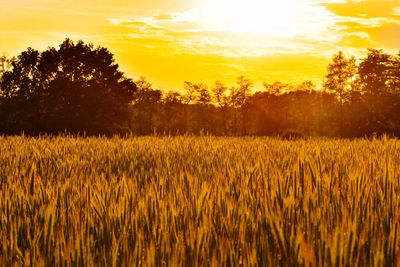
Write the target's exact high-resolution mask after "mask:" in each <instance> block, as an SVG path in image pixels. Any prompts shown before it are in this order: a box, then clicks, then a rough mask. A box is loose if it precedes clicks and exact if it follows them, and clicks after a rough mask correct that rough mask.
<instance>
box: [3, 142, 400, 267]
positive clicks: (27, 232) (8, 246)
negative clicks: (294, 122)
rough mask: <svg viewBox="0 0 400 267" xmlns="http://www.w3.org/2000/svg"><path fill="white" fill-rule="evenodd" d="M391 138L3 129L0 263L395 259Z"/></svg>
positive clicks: (398, 214) (363, 262)
mask: <svg viewBox="0 0 400 267" xmlns="http://www.w3.org/2000/svg"><path fill="white" fill-rule="evenodd" d="M399 193H400V141H397V140H390V139H386V138H383V139H380V140H353V141H350V140H330V139H311V140H299V141H282V140H279V139H273V138H216V137H141V138H130V139H122V138H112V139H105V138H87V139H85V138H69V137H57V138H50V137H45V138H39V139H34V138H27V137H8V138H7V137H0V266H12V265H16V266H22V265H25V266H30V265H34V266H42V265H46V266H138V265H144V266H160V265H166V266H178V265H180V266H200V265H201V266H207V265H213V266H238V265H244V266H250V265H253V266H254V265H260V266H276V265H279V266H296V265H300V266H357V265H358V266H367V265H368V266H390V265H397V264H399V263H400V262H399V260H398V257H399V249H400V247H399V245H400V243H399V241H400V240H399V238H398V237H399V235H400V232H399V229H398V226H399V222H400V210H399V208H400V199H399Z"/></svg>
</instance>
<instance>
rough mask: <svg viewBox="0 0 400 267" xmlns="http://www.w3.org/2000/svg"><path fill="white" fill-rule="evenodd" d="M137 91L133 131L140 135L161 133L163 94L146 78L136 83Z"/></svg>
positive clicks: (134, 102)
mask: <svg viewBox="0 0 400 267" xmlns="http://www.w3.org/2000/svg"><path fill="white" fill-rule="evenodd" d="M135 84H136V86H137V90H136V92H135V94H134V101H133V118H134V119H133V125H132V127H131V129H132V130H133V131H134V132H135V133H137V134H140V135H148V134H151V133H154V132H157V131H159V130H160V129H159V128H160V125H159V124H160V119H159V118H158V117H157V114H159V113H160V104H161V103H160V102H161V97H162V92H161V91H160V90H155V89H153V88H152V84H151V83H150V82H149V81H147V80H146V78H144V77H140V78H139V79H138V80H136V81H135Z"/></svg>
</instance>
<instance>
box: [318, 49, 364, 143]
mask: <svg viewBox="0 0 400 267" xmlns="http://www.w3.org/2000/svg"><path fill="white" fill-rule="evenodd" d="M355 75H356V64H355V58H354V57H352V58H350V59H347V58H346V57H345V56H344V54H343V52H342V51H339V53H338V54H336V55H334V56H333V59H332V63H331V64H329V65H328V67H327V74H326V77H325V82H324V87H325V88H326V89H328V90H331V91H333V92H334V93H335V94H336V96H337V97H338V100H339V105H340V129H339V132H340V135H341V136H343V123H344V121H343V105H344V102H345V97H346V93H347V92H348V91H350V90H351V88H352V83H353V81H354V79H355Z"/></svg>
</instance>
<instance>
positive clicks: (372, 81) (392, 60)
mask: <svg viewBox="0 0 400 267" xmlns="http://www.w3.org/2000/svg"><path fill="white" fill-rule="evenodd" d="M396 61H397V60H396V57H394V56H392V55H389V54H387V53H385V52H383V50H376V49H370V50H369V52H368V55H367V56H366V57H365V58H363V59H362V60H361V63H360V65H359V68H358V73H359V77H360V78H359V79H360V87H361V90H362V92H363V93H364V95H365V98H366V101H367V104H368V109H369V121H368V125H369V133H368V134H372V133H377V134H382V133H388V132H392V131H393V130H395V127H392V126H391V124H393V123H394V121H396V120H398V119H397V116H395V115H394V114H395V113H396V108H395V106H396V105H397V101H396V98H397V96H398V93H399V92H398V91H397V90H398V76H397V75H396V71H398V66H396V65H397V63H396Z"/></svg>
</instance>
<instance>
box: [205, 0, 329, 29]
mask: <svg viewBox="0 0 400 267" xmlns="http://www.w3.org/2000/svg"><path fill="white" fill-rule="evenodd" d="M199 13H200V14H201V15H202V17H206V18H207V19H205V20H203V21H204V24H205V25H206V26H207V27H209V28H212V29H214V30H217V31H222V32H232V33H250V34H262V35H266V36H271V37H293V36H296V35H308V34H313V33H320V32H321V31H323V30H325V29H326V27H327V24H328V23H329V21H328V20H329V14H327V12H326V10H324V9H323V8H321V7H318V6H314V5H313V4H312V3H311V2H310V1H305V0H218V1H217V2H213V3H211V4H210V5H209V6H208V7H207V8H204V9H201V10H199Z"/></svg>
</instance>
